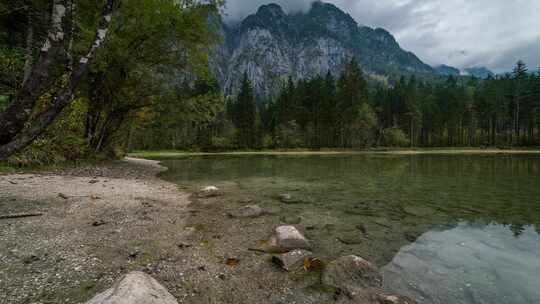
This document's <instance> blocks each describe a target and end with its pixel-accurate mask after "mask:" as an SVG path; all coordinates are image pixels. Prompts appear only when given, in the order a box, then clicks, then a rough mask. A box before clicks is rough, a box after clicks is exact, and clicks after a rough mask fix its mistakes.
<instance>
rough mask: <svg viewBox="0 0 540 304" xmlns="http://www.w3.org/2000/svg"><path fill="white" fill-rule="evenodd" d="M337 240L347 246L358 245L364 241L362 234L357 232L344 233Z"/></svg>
mask: <svg viewBox="0 0 540 304" xmlns="http://www.w3.org/2000/svg"><path fill="white" fill-rule="evenodd" d="M337 239H338V241H340V242H341V243H343V244H345V245H358V244H361V243H362V242H363V241H364V238H363V236H362V235H361V234H360V232H356V231H352V232H346V233H343V234H342V235H339V236H338V237H337Z"/></svg>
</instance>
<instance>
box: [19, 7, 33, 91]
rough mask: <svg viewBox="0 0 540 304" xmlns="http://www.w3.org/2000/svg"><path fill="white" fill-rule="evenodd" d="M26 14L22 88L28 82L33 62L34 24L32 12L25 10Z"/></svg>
mask: <svg viewBox="0 0 540 304" xmlns="http://www.w3.org/2000/svg"><path fill="white" fill-rule="evenodd" d="M27 10H28V12H27V14H28V16H27V18H28V25H27V26H28V29H27V32H26V55H25V57H26V58H25V62H24V76H23V82H22V83H23V86H24V84H25V83H26V81H27V80H28V77H30V72H31V71H32V63H33V60H34V54H33V53H34V22H33V16H32V12H31V11H30V8H28V9H27Z"/></svg>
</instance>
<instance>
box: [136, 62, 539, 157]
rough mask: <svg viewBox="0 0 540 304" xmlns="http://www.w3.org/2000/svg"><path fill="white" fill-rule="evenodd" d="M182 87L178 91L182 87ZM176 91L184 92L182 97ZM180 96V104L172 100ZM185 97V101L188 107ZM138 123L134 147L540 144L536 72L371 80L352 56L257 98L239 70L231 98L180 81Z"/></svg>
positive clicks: (520, 69)
mask: <svg viewBox="0 0 540 304" xmlns="http://www.w3.org/2000/svg"><path fill="white" fill-rule="evenodd" d="M180 92H181V93H180ZM180 95H181V96H180ZM178 99H183V100H184V102H178ZM186 105H187V107H186ZM154 118H155V119H154V120H153V121H152V122H150V123H149V124H148V125H146V126H144V127H142V128H140V129H138V131H137V132H136V134H137V136H136V141H135V142H134V145H133V147H135V148H139V149H197V148H202V149H208V150H212V149H258V148H323V147H325V148H370V147H408V146H413V147H435V146H437V147H454V146H456V147H457V146H459V147H464V146H476V147H478V146H501V147H510V146H535V145H540V71H539V72H538V73H530V72H528V71H527V67H526V65H525V64H524V63H523V62H521V61H520V62H518V63H517V64H516V67H515V68H514V70H513V72H512V73H509V74H506V75H503V76H496V77H494V78H488V79H485V80H480V79H476V78H471V77H458V78H455V77H451V76H450V77H448V78H447V79H445V80H444V81H437V80H434V81H430V82H425V81H419V80H417V79H416V78H415V77H414V76H411V77H408V78H406V77H402V78H401V79H400V80H399V81H397V82H396V83H395V84H393V85H382V84H378V85H368V82H367V80H366V76H365V75H364V74H363V72H362V70H361V69H360V68H359V66H358V64H357V62H356V60H354V59H353V60H351V62H349V63H348V64H347V66H346V67H345V69H344V71H343V72H342V73H341V75H338V77H335V76H334V75H332V74H331V73H328V74H326V75H322V76H318V77H315V78H313V79H309V80H300V81H297V82H294V81H293V80H292V79H289V80H288V81H287V82H286V83H284V85H283V89H282V91H281V92H280V93H279V94H278V97H277V98H275V99H270V100H257V98H256V97H255V96H254V94H253V89H252V86H251V83H250V81H249V79H248V77H247V75H244V79H243V82H242V86H241V90H240V92H239V94H238V96H237V97H236V98H234V99H226V98H222V97H220V94H219V88H218V86H217V84H216V82H215V81H204V80H198V81H197V82H196V84H195V85H185V86H184V88H183V89H181V90H179V94H178V96H177V99H170V100H169V101H168V102H167V101H166V102H163V103H160V109H158V110H157V111H156V112H155V117H154Z"/></svg>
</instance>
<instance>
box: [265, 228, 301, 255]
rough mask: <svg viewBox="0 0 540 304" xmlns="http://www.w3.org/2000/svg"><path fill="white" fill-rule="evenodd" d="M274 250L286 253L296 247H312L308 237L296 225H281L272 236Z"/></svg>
mask: <svg viewBox="0 0 540 304" xmlns="http://www.w3.org/2000/svg"><path fill="white" fill-rule="evenodd" d="M268 243H269V247H270V250H272V252H278V253H284V252H288V251H291V250H295V249H311V244H310V243H309V241H308V239H307V238H306V237H305V236H304V235H303V234H302V233H301V232H300V231H299V230H298V229H297V228H296V227H294V226H279V227H277V228H276V230H275V234H274V235H273V236H272V237H271V238H270V241H269V242H268Z"/></svg>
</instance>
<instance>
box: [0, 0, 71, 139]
mask: <svg viewBox="0 0 540 304" xmlns="http://www.w3.org/2000/svg"><path fill="white" fill-rule="evenodd" d="M65 13H66V0H54V1H53V11H52V14H51V25H50V28H49V32H48V35H47V39H46V40H45V42H44V43H43V46H42V48H41V52H40V55H39V58H38V61H37V62H36V64H35V65H34V66H32V68H31V69H30V72H29V73H28V76H27V79H26V81H24V83H23V85H22V87H21V89H20V90H19V92H18V93H17V97H16V98H15V100H13V101H12V102H11V103H10V104H9V105H8V107H7V109H6V110H5V111H4V112H2V113H0V146H2V145H5V144H7V143H9V142H10V141H11V140H12V139H13V138H14V137H15V136H16V135H17V134H18V133H19V132H21V130H22V129H23V128H24V126H25V124H26V122H27V121H28V119H29V117H30V115H31V114H32V111H33V109H34V106H35V105H36V102H37V100H38V98H39V97H40V96H41V95H43V93H44V91H45V90H46V88H47V86H48V85H49V83H51V81H52V80H51V78H52V75H51V73H50V67H51V65H53V64H54V63H55V62H56V57H57V56H59V55H60V54H62V53H63V45H64V30H63V27H62V22H63V19H64V16H65Z"/></svg>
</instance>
